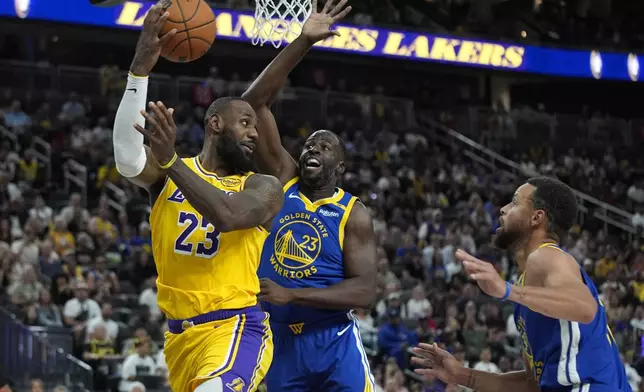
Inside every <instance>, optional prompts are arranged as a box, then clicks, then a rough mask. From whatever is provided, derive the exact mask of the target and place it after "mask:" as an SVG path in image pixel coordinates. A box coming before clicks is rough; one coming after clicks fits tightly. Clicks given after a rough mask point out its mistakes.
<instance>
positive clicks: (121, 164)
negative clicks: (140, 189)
mask: <svg viewBox="0 0 644 392" xmlns="http://www.w3.org/2000/svg"><path fill="white" fill-rule="evenodd" d="M147 96H148V78H147V77H137V76H133V75H131V74H130V75H128V77H127V86H126V87H125V93H124V94H123V98H122V99H121V104H120V105H119V108H118V110H117V111H116V118H115V119H114V135H113V141H114V161H115V163H116V169H117V170H118V172H119V173H121V175H122V176H123V177H136V176H138V175H139V174H141V172H142V171H143V169H144V168H145V162H146V159H147V157H146V155H145V149H144V148H143V135H141V134H140V133H139V132H138V131H137V130H136V129H134V124H135V123H136V124H139V125H141V126H145V118H143V116H142V115H141V113H140V111H141V110H145V100H146V99H147Z"/></svg>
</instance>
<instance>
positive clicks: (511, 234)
mask: <svg viewBox="0 0 644 392" xmlns="http://www.w3.org/2000/svg"><path fill="white" fill-rule="evenodd" d="M521 237H522V233H521V231H520V230H505V229H503V228H500V229H499V230H497V232H496V234H495V235H494V246H496V247H497V248H499V249H503V250H507V249H511V248H514V247H515V246H516V245H517V244H518V243H519V242H520V241H521Z"/></svg>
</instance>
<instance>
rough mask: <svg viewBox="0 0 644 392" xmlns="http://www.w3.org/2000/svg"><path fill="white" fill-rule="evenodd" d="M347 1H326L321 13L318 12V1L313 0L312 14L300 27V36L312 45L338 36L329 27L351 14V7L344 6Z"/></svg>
mask: <svg viewBox="0 0 644 392" xmlns="http://www.w3.org/2000/svg"><path fill="white" fill-rule="evenodd" d="M346 4H347V0H340V2H337V0H327V2H326V4H324V8H323V9H322V12H318V11H317V9H318V1H317V0H313V4H312V7H313V12H312V13H311V16H309V18H308V19H307V20H306V22H304V26H302V35H303V36H304V37H306V38H307V39H308V40H310V41H311V42H312V43H316V42H318V41H322V40H325V39H327V38H329V37H331V36H333V35H337V36H339V35H340V33H339V32H338V31H337V30H332V29H331V26H332V25H333V24H335V23H337V22H338V21H340V20H342V18H344V17H345V16H347V15H348V14H349V12H351V6H348V7H347V6H346Z"/></svg>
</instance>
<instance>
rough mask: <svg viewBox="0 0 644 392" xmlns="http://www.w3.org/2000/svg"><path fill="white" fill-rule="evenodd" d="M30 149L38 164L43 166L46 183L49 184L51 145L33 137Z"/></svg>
mask: <svg viewBox="0 0 644 392" xmlns="http://www.w3.org/2000/svg"><path fill="white" fill-rule="evenodd" d="M31 149H32V151H33V152H34V155H35V156H36V158H37V159H38V162H41V163H42V164H44V165H45V169H46V172H45V173H46V174H45V176H46V180H47V182H49V181H50V180H51V144H49V143H47V142H46V141H45V140H43V139H42V138H40V137H38V136H34V137H32V146H31Z"/></svg>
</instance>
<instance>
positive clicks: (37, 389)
mask: <svg viewBox="0 0 644 392" xmlns="http://www.w3.org/2000/svg"><path fill="white" fill-rule="evenodd" d="M30 384H31V388H30V391H31V392H44V391H45V387H44V385H43V383H42V380H40V379H37V378H36V379H33V380H31V383H30Z"/></svg>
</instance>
